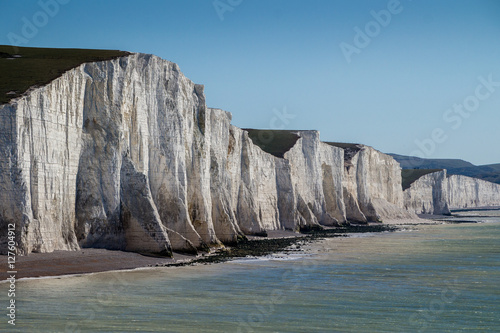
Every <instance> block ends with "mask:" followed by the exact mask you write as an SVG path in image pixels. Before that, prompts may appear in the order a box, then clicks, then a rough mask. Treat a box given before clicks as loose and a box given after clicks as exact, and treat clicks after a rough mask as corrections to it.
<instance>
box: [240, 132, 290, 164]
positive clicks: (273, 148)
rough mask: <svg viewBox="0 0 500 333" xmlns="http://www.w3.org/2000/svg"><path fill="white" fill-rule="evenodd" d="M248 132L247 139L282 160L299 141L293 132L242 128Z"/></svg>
mask: <svg viewBox="0 0 500 333" xmlns="http://www.w3.org/2000/svg"><path fill="white" fill-rule="evenodd" d="M244 130H245V131H247V132H248V137H249V138H250V139H251V140H252V142H253V143H254V144H255V145H257V146H259V147H260V148H261V149H262V150H263V151H265V152H266V153H269V154H271V155H274V156H276V157H281V158H283V157H284V155H285V153H286V152H287V151H289V150H290V149H291V148H292V147H293V146H294V145H295V143H296V142H297V140H298V139H299V136H298V135H297V134H295V131H287V130H259V129H250V128H244Z"/></svg>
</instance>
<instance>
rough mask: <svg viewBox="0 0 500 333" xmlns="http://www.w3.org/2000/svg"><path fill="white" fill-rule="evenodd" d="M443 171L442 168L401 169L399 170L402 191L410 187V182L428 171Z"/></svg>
mask: <svg viewBox="0 0 500 333" xmlns="http://www.w3.org/2000/svg"><path fill="white" fill-rule="evenodd" d="M438 171H443V169H403V170H401V178H402V182H401V184H402V185H403V191H404V190H406V189H407V188H410V186H411V184H413V182H415V181H416V180H417V179H419V178H420V177H423V176H425V175H427V174H429V173H433V172H438Z"/></svg>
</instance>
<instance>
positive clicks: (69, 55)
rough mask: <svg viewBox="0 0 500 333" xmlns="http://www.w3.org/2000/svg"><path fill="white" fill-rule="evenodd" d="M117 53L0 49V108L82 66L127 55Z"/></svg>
mask: <svg viewBox="0 0 500 333" xmlns="http://www.w3.org/2000/svg"><path fill="white" fill-rule="evenodd" d="M129 54H130V53H129V52H124V51H117V50H87V49H55V48H38V47H14V46H10V45H0V73H2V75H1V77H0V105H1V104H5V103H8V102H9V101H10V100H11V99H13V98H16V97H19V96H21V95H22V94H23V93H25V92H26V91H27V90H28V89H29V88H30V87H33V86H43V85H46V84H48V83H50V82H51V81H52V80H54V79H56V78H58V77H59V76H61V75H62V74H63V73H64V72H67V71H68V70H70V69H72V68H75V67H78V66H79V65H81V64H83V63H86V62H96V61H105V60H111V59H115V58H119V57H123V56H127V55H129Z"/></svg>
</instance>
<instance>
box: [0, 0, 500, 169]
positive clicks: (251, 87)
mask: <svg viewBox="0 0 500 333" xmlns="http://www.w3.org/2000/svg"><path fill="white" fill-rule="evenodd" d="M51 1H52V0H41V3H51ZM54 1H56V0H54ZM58 1H60V2H61V3H65V4H61V5H60V6H59V8H58V9H57V10H56V11H57V13H50V11H51V10H54V8H53V7H49V9H48V12H49V14H54V15H46V14H44V12H46V11H47V9H44V8H43V6H41V5H40V3H39V2H38V1H19V0H2V1H1V2H0V31H1V34H0V44H12V40H13V36H18V37H21V38H22V39H20V40H21V41H22V42H21V43H20V45H23V46H43V47H78V48H105V49H121V50H127V51H133V52H143V53H153V54H156V55H158V56H160V57H162V58H164V59H168V60H171V61H174V62H176V63H178V64H179V65H180V67H181V69H182V71H183V72H184V74H185V75H186V76H187V77H189V78H190V79H192V80H193V81H195V82H196V83H201V84H204V85H205V93H206V95H207V103H208V104H209V106H211V107H219V108H222V109H225V110H227V111H230V112H232V114H233V123H234V124H235V125H237V126H240V127H253V128H270V127H283V128H287V129H316V130H319V131H321V137H322V139H323V140H324V141H343V142H359V143H365V144H368V145H371V146H374V147H375V148H377V149H379V150H381V151H384V152H393V153H399V154H407V155H408V154H412V153H418V154H419V155H420V156H424V157H430V158H438V157H443V158H462V159H466V160H469V161H471V162H472V163H475V164H489V163H499V162H500V149H499V148H498V145H499V143H500V130H499V129H500V83H496V82H500V1H496V0H468V1H465V0H447V1H445V0H441V1H440V0H418V1H417V0H413V1H411V0H401V1H400V2H399V5H398V4H397V1H394V0H390V1H387V0H383V1H378V0H370V1H366V0H365V1H361V0H360V1H347V0H346V1H335V0H316V1H305V0H303V1H297V0H220V1H219V0H217V1H213V0H199V1H193V0H157V1H126V0H120V1H101V0H99V1H98V0H70V1H68V0H58ZM216 5H217V6H218V7H217V8H218V9H216ZM388 8H389V9H390V10H391V11H392V13H391V11H389V10H388ZM381 10H385V11H386V12H382V13H383V14H386V15H385V16H384V15H383V14H381V16H380V17H379V20H380V22H381V23H378V22H377V21H375V18H374V16H373V15H372V14H371V12H372V11H374V12H376V13H380V11H381ZM387 13H389V14H390V22H388V16H387ZM44 15H45V16H44ZM221 18H222V19H221ZM26 21H28V22H30V23H32V24H38V25H39V26H40V27H39V28H37V29H38V31H37V32H36V33H31V32H30V31H28V34H26V33H25V34H24V35H23V26H24V25H26ZM356 27H357V28H359V30H355V29H356ZM367 28H368V34H369V35H366V33H367V32H366V29H367ZM25 30H26V29H25ZM357 31H362V34H363V35H365V36H361V35H360V34H359V33H358V32H357ZM25 32H26V31H25ZM356 35H358V36H357V39H356ZM360 36H361V37H360ZM370 36H371V37H370ZM25 37H28V38H25ZM363 37H364V38H363ZM367 38H368V39H369V43H368V42H367ZM342 43H344V44H342ZM341 45H342V46H343V47H341ZM343 50H344V51H343ZM346 50H347V51H346ZM353 50H355V51H353ZM349 52H350V54H348V56H347V57H346V56H345V54H347V53H349ZM347 58H349V60H350V62H348V61H347ZM489 76H491V77H490V78H489ZM480 77H482V78H483V81H481V80H480V79H479V78H480ZM485 81H493V82H492V83H486V84H485V83H484V82H485ZM455 104H456V108H455V110H454V109H453V107H454V105H455ZM464 104H465V106H464ZM460 108H462V109H461V111H460ZM448 110H449V111H448ZM468 110H471V111H468ZM283 112H286V114H289V115H291V116H286V117H285V118H283V119H284V120H285V121H283V120H280V119H279V118H278V117H277V116H276V113H279V114H283ZM460 112H461V113H460ZM292 116H293V118H292ZM445 118H446V119H445ZM436 129H437V131H436ZM433 131H435V132H436V133H434V137H433V135H432V133H433ZM417 141H418V142H419V143H420V145H419V144H418V143H417Z"/></svg>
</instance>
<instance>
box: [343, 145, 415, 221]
mask: <svg viewBox="0 0 500 333" xmlns="http://www.w3.org/2000/svg"><path fill="white" fill-rule="evenodd" d="M345 150H346V152H345V162H344V165H345V172H344V180H343V186H344V201H345V206H346V215H347V219H348V220H351V221H357V222H367V221H380V220H384V219H398V218H415V217H416V216H415V215H414V214H413V213H411V212H409V211H407V210H406V209H405V208H404V201H403V192H402V188H401V167H400V166H399V163H398V162H396V161H395V160H394V159H393V158H392V157H391V156H389V155H386V154H383V153H381V152H379V151H377V150H375V149H373V148H372V147H369V146H364V145H353V146H352V147H348V148H345Z"/></svg>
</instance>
